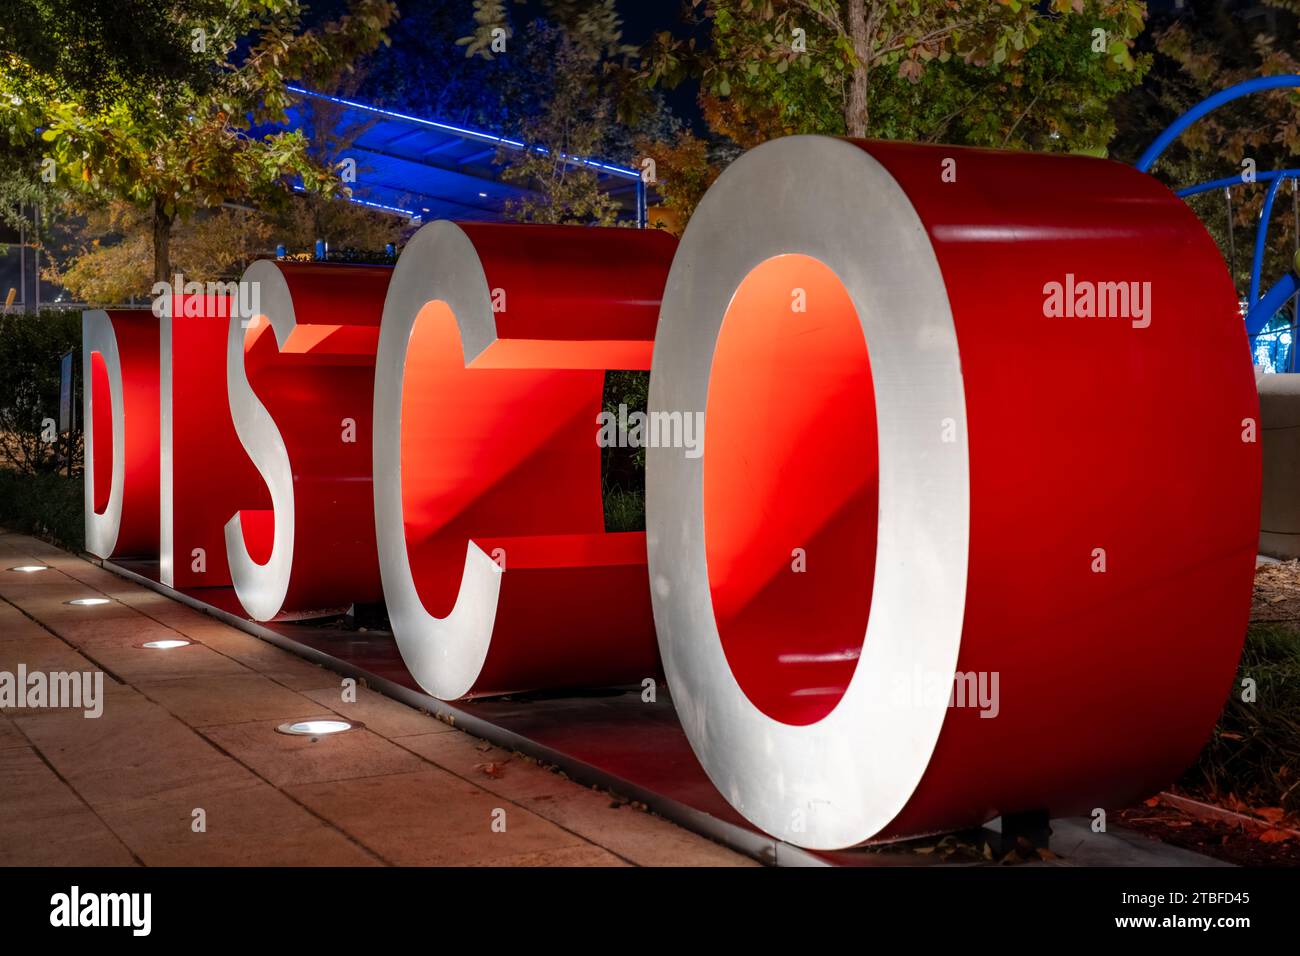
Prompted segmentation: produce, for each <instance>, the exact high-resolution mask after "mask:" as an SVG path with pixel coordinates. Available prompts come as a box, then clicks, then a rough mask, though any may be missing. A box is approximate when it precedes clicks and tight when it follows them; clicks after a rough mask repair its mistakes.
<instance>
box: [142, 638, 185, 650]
mask: <svg viewBox="0 0 1300 956" xmlns="http://www.w3.org/2000/svg"><path fill="white" fill-rule="evenodd" d="M191 643H192V642H191V641H181V640H167V641H145V642H144V643H143V644H140V645H139V646H140V647H147V648H149V649H150V650H157V651H169V650H171V649H172V648H173V647H189V646H190V644H191Z"/></svg>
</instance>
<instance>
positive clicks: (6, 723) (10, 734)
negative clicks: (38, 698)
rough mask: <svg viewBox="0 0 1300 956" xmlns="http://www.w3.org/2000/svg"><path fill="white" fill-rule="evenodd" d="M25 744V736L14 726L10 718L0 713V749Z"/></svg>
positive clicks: (23, 745) (9, 748) (24, 745)
mask: <svg viewBox="0 0 1300 956" xmlns="http://www.w3.org/2000/svg"><path fill="white" fill-rule="evenodd" d="M26 746H27V738H26V737H24V736H23V735H22V732H21V731H19V730H18V728H17V727H15V726H14V722H13V721H12V720H10V719H9V718H8V717H5V716H4V715H3V714H0V750H12V749H13V748H15V747H26Z"/></svg>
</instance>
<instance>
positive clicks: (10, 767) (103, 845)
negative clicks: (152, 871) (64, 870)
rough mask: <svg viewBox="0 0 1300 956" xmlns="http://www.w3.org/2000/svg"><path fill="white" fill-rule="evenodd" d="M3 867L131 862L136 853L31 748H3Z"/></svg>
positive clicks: (0, 828) (0, 750)
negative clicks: (133, 853) (132, 854)
mask: <svg viewBox="0 0 1300 956" xmlns="http://www.w3.org/2000/svg"><path fill="white" fill-rule="evenodd" d="M0 780H2V781H4V786H0V866H77V867H82V866H131V865H133V864H134V862H135V861H134V860H133V859H132V857H131V852H130V851H129V850H128V849H127V848H126V847H125V846H124V845H123V844H122V841H121V840H119V839H118V838H117V837H116V836H115V835H114V834H113V832H112V831H111V830H110V829H109V828H108V827H107V826H105V825H104V823H103V821H101V820H100V819H99V817H97V816H96V815H95V813H94V811H92V810H91V809H90V808H89V807H87V806H86V805H85V803H83V802H82V801H81V800H80V799H78V797H77V795H76V794H75V793H74V792H73V791H72V790H71V789H69V787H68V785H67V784H65V783H64V782H63V781H62V780H60V779H59V778H58V776H57V775H56V774H55V773H54V772H53V771H52V770H51V769H50V768H49V766H48V765H46V763H45V761H43V760H41V758H40V756H39V755H38V754H37V753H36V751H34V750H32V749H31V748H30V747H20V748H16V749H7V750H6V749H4V748H3V747H0Z"/></svg>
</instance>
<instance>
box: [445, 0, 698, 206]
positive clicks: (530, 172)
mask: <svg viewBox="0 0 1300 956" xmlns="http://www.w3.org/2000/svg"><path fill="white" fill-rule="evenodd" d="M516 2H519V0H516ZM543 8H544V11H545V14H546V16H545V17H544V18H538V19H535V20H533V21H531V22H529V23H528V24H527V25H526V26H525V27H524V28H523V29H522V30H518V29H516V27H515V26H514V25H513V23H512V22H511V20H510V17H509V15H508V8H507V4H506V3H505V0H475V3H474V23H475V29H474V32H473V33H471V34H470V35H468V36H465V37H462V38H461V39H460V40H459V41H458V42H459V43H460V44H461V45H462V46H464V47H465V52H466V56H467V57H471V58H480V59H487V60H492V61H493V62H501V61H503V60H509V61H511V62H512V64H513V67H512V68H511V69H508V70H502V71H501V72H500V73H499V74H498V82H499V84H500V87H499V88H500V90H501V92H502V95H503V98H504V100H505V102H507V103H512V104H517V106H516V110H517V112H518V113H519V114H520V115H521V119H520V120H519V121H518V124H517V126H516V127H515V129H514V133H515V135H517V136H518V137H519V138H520V139H522V140H523V141H524V142H526V143H527V144H528V145H529V147H530V148H529V149H527V150H524V151H522V152H520V151H514V150H502V151H501V153H500V154H499V157H498V161H499V162H501V163H502V164H503V165H504V166H505V170H504V172H503V174H502V178H504V179H506V180H507V181H509V182H514V183H517V184H519V185H522V186H527V187H529V188H530V189H531V191H532V194H531V195H529V196H527V197H525V198H524V199H521V200H518V201H514V202H512V203H510V204H508V206H507V209H506V213H507V215H508V216H509V217H510V218H513V219H517V220H520V221H524V222H549V223H591V224H598V225H613V224H614V223H615V222H616V221H617V218H618V211H619V210H618V205H617V203H616V202H615V201H614V200H613V199H612V198H611V197H610V196H609V195H608V194H607V193H606V192H604V191H603V190H602V189H601V188H600V181H599V178H598V176H597V173H596V171H595V170H593V169H591V168H588V167H586V166H584V165H582V164H581V163H575V162H573V160H575V159H586V158H591V157H599V158H601V159H605V160H614V161H622V162H626V163H630V162H632V160H633V157H634V150H635V146H634V143H635V141H636V140H637V139H638V138H645V137H647V136H665V135H670V134H671V132H672V131H673V130H675V128H676V123H675V121H674V120H673V119H672V118H671V116H670V115H669V114H668V112H667V111H666V109H664V107H663V103H662V101H661V99H660V98H659V96H658V95H657V94H653V93H651V92H650V91H648V90H647V89H646V87H645V85H644V84H642V83H640V82H639V81H638V78H637V75H636V72H635V71H634V69H633V68H632V66H631V64H630V59H629V58H630V57H631V55H632V54H633V53H634V52H635V49H634V48H633V47H630V46H627V45H626V44H624V43H623V25H622V20H621V19H620V17H619V15H618V12H617V9H616V7H615V3H614V0H586V2H582V0H547V2H545V3H544V4H543Z"/></svg>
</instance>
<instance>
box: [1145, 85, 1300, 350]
mask: <svg viewBox="0 0 1300 956" xmlns="http://www.w3.org/2000/svg"><path fill="white" fill-rule="evenodd" d="M1296 88H1300V76H1296V75H1294V74H1286V75H1283V76H1260V77H1255V78H1254V79H1251V80H1246V81H1245V82H1242V83H1238V84H1236V85H1235V86H1230V87H1228V88H1227V89H1226V90H1220V91H1219V92H1218V93H1215V94H1214V95H1212V96H1208V97H1206V98H1205V99H1204V100H1202V101H1201V102H1199V103H1197V104H1196V105H1195V106H1193V107H1192V108H1191V109H1189V110H1188V111H1187V112H1186V113H1184V114H1183V115H1182V116H1180V117H1178V119H1176V120H1174V121H1173V123H1171V124H1170V125H1169V127H1168V128H1167V129H1166V130H1165V131H1164V132H1163V133H1161V134H1160V135H1159V136H1157V137H1156V139H1155V141H1154V142H1153V143H1152V144H1151V145H1150V146H1148V147H1147V148H1146V151H1145V152H1143V153H1142V155H1141V156H1140V157H1138V161H1137V164H1136V165H1137V168H1138V169H1140V170H1142V171H1143V172H1150V170H1151V167H1152V166H1153V165H1154V164H1155V161H1156V160H1157V159H1159V158H1160V156H1161V154H1162V153H1164V151H1165V150H1166V149H1168V148H1169V147H1170V146H1171V145H1172V144H1173V142H1174V140H1176V139H1178V137H1179V136H1181V135H1182V134H1183V132H1184V131H1185V130H1186V129H1187V128H1188V127H1189V126H1191V125H1192V124H1193V123H1195V122H1196V121H1197V120H1199V119H1201V118H1202V117H1205V116H1207V115H1209V114H1210V113H1213V112H1214V111H1215V110H1217V109H1218V108H1219V107H1221V106H1224V105H1226V104H1228V103H1231V102H1233V101H1234V100H1239V99H1241V98H1242V97H1245V96H1251V95H1253V94H1255V93H1263V92H1267V91H1269V90H1278V89H1296ZM1297 178H1300V170H1297V169H1277V170H1271V171H1267V172H1263V173H1259V174H1257V175H1256V176H1255V177H1254V179H1253V180H1251V182H1261V183H1264V182H1266V183H1268V184H1269V187H1268V193H1267V194H1266V195H1265V197H1264V208H1263V210H1262V212H1261V214H1260V222H1259V227H1258V228H1257V229H1256V231H1255V252H1254V258H1253V259H1252V261H1251V269H1250V294H1249V297H1248V298H1247V300H1246V301H1247V309H1246V333H1247V334H1248V335H1249V336H1251V337H1252V338H1254V337H1255V336H1257V335H1258V334H1259V333H1260V331H1261V330H1262V329H1263V328H1264V326H1265V324H1266V323H1267V322H1268V320H1269V318H1271V317H1272V316H1273V314H1274V313H1275V312H1277V310H1278V309H1279V308H1281V307H1282V305H1283V304H1284V303H1285V302H1286V300H1287V299H1289V298H1291V296H1293V295H1295V294H1296V292H1297V290H1298V289H1300V283H1298V282H1297V280H1296V275H1295V273H1294V271H1292V272H1288V273H1287V274H1286V275H1285V276H1283V277H1282V279H1280V280H1279V281H1278V282H1277V283H1275V284H1274V285H1273V286H1272V287H1271V288H1270V289H1269V290H1268V292H1266V293H1265V294H1264V295H1263V296H1260V294H1259V287H1260V277H1261V273H1262V272H1263V269H1264V252H1265V250H1266V248H1267V246H1268V226H1269V220H1270V219H1271V218H1272V214H1273V203H1274V200H1275V199H1276V198H1277V193H1278V190H1279V189H1280V188H1281V186H1282V183H1283V182H1284V181H1285V180H1287V179H1293V180H1294V179H1297ZM1245 183H1246V180H1244V179H1242V178H1241V176H1240V175H1238V176H1231V177H1228V178H1226V179H1215V180H1212V181H1210V182H1205V183H1200V184H1198V185H1195V186H1188V187H1185V188H1183V189H1180V190H1178V191H1177V195H1179V196H1181V197H1184V198H1186V197H1187V196H1194V195H1196V194H1198V193H1203V192H1209V191H1210V190H1213V189H1232V188H1233V187H1235V186H1241V185H1244V184H1245ZM1293 347H1294V346H1293Z"/></svg>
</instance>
